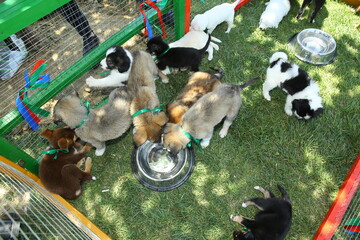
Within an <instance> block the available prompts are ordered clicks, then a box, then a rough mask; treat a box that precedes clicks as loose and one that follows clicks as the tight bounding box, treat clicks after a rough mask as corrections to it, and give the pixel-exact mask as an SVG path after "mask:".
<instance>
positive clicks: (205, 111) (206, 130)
mask: <svg viewBox="0 0 360 240" xmlns="http://www.w3.org/2000/svg"><path fill="white" fill-rule="evenodd" d="M257 79H258V78H254V79H251V80H249V81H247V82H246V83H244V84H242V85H234V84H229V83H222V84H221V85H220V86H218V87H217V88H215V90H214V91H212V92H210V93H207V94H205V95H204V96H203V97H201V98H200V99H199V100H198V101H197V102H196V103H195V104H194V105H193V106H192V107H191V108H190V109H189V110H188V111H187V112H186V113H185V114H184V116H183V120H182V126H180V125H179V124H174V123H168V124H166V126H165V128H164V135H163V140H164V147H165V148H167V149H168V150H169V151H170V153H171V154H172V155H177V154H178V153H179V152H180V151H181V150H182V149H184V148H186V146H187V144H188V143H189V142H190V141H191V140H192V139H198V140H201V142H200V144H201V146H202V147H203V148H205V147H207V146H208V145H209V143H210V140H211V138H212V135H213V131H214V127H215V126H216V125H217V124H218V123H220V122H221V121H222V120H223V119H224V118H225V120H224V124H223V127H222V129H221V131H220V137H221V138H223V137H225V136H226V135H227V132H228V129H229V127H230V125H231V124H232V122H233V121H234V120H235V119H236V117H237V114H238V112H239V109H240V106H241V95H240V93H241V91H242V90H243V89H244V88H245V87H247V86H248V85H250V84H251V83H253V82H254V81H255V80H257Z"/></svg>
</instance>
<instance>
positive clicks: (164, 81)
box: [161, 77, 169, 83]
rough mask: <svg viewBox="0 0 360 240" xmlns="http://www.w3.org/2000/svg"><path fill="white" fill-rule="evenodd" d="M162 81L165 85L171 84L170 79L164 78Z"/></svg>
mask: <svg viewBox="0 0 360 240" xmlns="http://www.w3.org/2000/svg"><path fill="white" fill-rule="evenodd" d="M161 81H162V82H163V83H169V78H168V77H163V78H162V79H161Z"/></svg>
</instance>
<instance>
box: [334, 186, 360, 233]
mask: <svg viewBox="0 0 360 240" xmlns="http://www.w3.org/2000/svg"><path fill="white" fill-rule="evenodd" d="M333 239H337V240H345V239H346V240H355V239H360V191H359V189H357V190H356V192H355V194H354V196H353V199H352V200H351V202H350V205H349V207H348V208H347V210H346V212H345V214H344V216H343V218H342V220H341V223H340V225H339V227H338V228H337V231H336V232H335V235H334V237H333Z"/></svg>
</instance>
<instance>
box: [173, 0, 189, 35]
mask: <svg viewBox="0 0 360 240" xmlns="http://www.w3.org/2000/svg"><path fill="white" fill-rule="evenodd" d="M190 6H191V0H174V17H175V19H174V20H175V39H176V40H178V39H180V38H181V37H182V36H183V35H184V34H185V33H187V32H188V31H189V26H190Z"/></svg>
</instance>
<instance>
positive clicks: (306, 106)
mask: <svg viewBox="0 0 360 240" xmlns="http://www.w3.org/2000/svg"><path fill="white" fill-rule="evenodd" d="M287 59H288V58H287V55H286V54H285V53H284V52H276V53H274V54H273V55H272V56H271V58H270V66H269V67H268V69H267V71H266V80H265V82H264V84H263V95H264V98H265V99H266V100H268V101H270V100H271V97H270V94H269V92H270V91H271V90H272V89H274V88H276V87H280V88H281V89H282V90H283V91H284V92H286V93H287V94H288V96H287V98H286V103H285V108H284V110H285V113H286V114H287V115H289V116H292V115H293V111H294V114H295V116H296V117H297V118H298V119H305V120H308V119H310V118H313V117H316V116H318V115H320V114H321V113H322V112H323V111H324V108H323V106H322V104H321V97H320V96H319V87H318V85H317V83H316V82H314V80H312V79H311V78H310V77H309V76H308V74H307V73H306V72H305V71H304V70H302V69H301V68H299V66H298V65H296V64H294V63H290V62H288V61H287Z"/></svg>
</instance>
